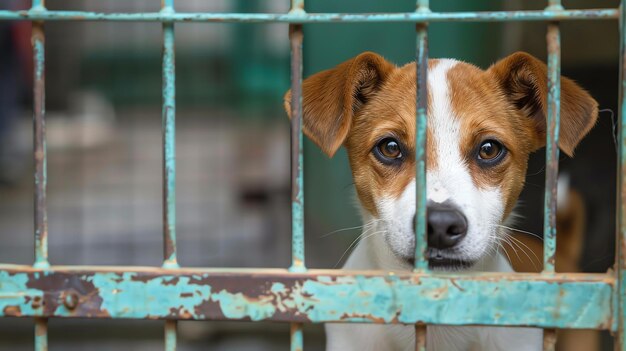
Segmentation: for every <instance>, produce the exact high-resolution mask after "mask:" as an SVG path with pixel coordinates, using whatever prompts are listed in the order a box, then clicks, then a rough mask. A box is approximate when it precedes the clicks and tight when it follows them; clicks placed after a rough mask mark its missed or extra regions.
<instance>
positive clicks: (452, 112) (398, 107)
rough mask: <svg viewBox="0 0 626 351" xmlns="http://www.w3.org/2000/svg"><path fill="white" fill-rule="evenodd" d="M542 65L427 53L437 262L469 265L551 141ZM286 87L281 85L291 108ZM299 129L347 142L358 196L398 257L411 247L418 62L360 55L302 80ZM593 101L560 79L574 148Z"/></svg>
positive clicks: (324, 145) (568, 148)
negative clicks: (532, 158)
mask: <svg viewBox="0 0 626 351" xmlns="http://www.w3.org/2000/svg"><path fill="white" fill-rule="evenodd" d="M547 95H548V88H547V68H546V65H545V64H544V63H543V62H541V61H539V60H537V59H536V58H534V57H533V56H531V55H528V54H526V53H515V54H513V55H511V56H508V57H506V58H505V59H503V60H501V61H499V62H497V63H496V64H494V65H493V66H491V67H490V68H489V69H487V70H481V69H479V68H477V67H475V66H473V65H470V64H467V63H464V62H459V61H455V60H448V59H433V60H430V61H429V63H428V112H427V114H428V128H427V155H426V157H427V198H428V208H427V212H428V215H427V216H428V218H427V222H428V245H429V250H428V253H429V262H430V265H431V267H441V268H452V267H453V266H455V267H458V266H459V265H460V266H469V265H471V264H473V263H474V262H476V261H477V260H479V259H480V258H482V257H483V256H484V255H486V254H487V253H488V252H489V250H490V249H491V248H493V247H494V245H496V243H497V240H498V235H499V232H500V230H499V226H500V225H501V224H502V223H503V222H504V220H505V219H506V218H507V217H508V216H509V214H510V213H511V211H512V209H513V207H514V205H515V203H516V201H517V198H518V196H519V194H520V191H521V190H522V187H523V185H524V179H525V175H526V168H527V161H528V156H529V154H530V153H531V152H533V151H536V150H537V149H539V148H541V147H543V146H544V145H545V137H546V110H547ZM290 100H291V95H290V92H287V94H286V95H285V104H286V109H287V111H288V112H289V111H290ZM302 101H303V129H304V133H305V134H306V135H307V136H308V137H309V138H310V139H311V140H312V141H313V142H314V143H315V144H317V145H318V146H319V147H320V148H321V149H322V150H323V151H324V152H325V153H326V154H327V155H329V156H333V155H334V154H335V152H336V151H337V149H338V148H339V147H341V146H342V145H343V146H345V147H346V149H347V151H348V156H349V159H350V165H351V168H352V174H353V177H354V183H355V186H356V191H357V194H358V198H359V200H360V203H361V206H362V207H363V210H364V211H365V213H366V214H367V215H368V216H369V217H371V218H373V219H376V220H377V223H378V224H377V227H379V228H382V230H383V232H384V234H383V235H384V238H385V243H386V245H387V246H388V248H389V249H390V251H391V252H392V253H393V255H394V256H395V257H397V258H399V259H401V260H403V261H405V262H408V261H410V260H412V258H413V253H414V245H415V239H414V220H415V219H414V218H415V121H416V118H415V117H416V76H415V64H414V63H411V64H407V65H405V66H403V67H396V66H394V65H393V64H391V63H389V62H388V61H386V60H385V59H383V58H382V57H381V56H379V55H377V54H374V53H369V52H366V53H363V54H361V55H359V56H357V57H355V58H353V59H351V60H348V61H346V62H344V63H342V64H340V65H338V66H336V67H335V68H333V69H330V70H327V71H323V72H320V73H317V74H314V75H313V76H311V77H309V78H308V79H306V80H304V82H303V100H302ZM597 114H598V111H597V103H596V101H595V100H594V99H593V98H592V97H591V96H590V95H589V94H588V93H587V92H586V91H585V90H583V89H582V88H581V87H579V86H578V85H576V83H574V82H573V81H571V80H569V79H567V78H565V77H563V78H562V79H561V123H560V139H559V146H560V148H561V150H562V151H563V152H564V153H566V154H567V155H570V156H571V155H572V154H573V152H574V148H575V147H576V145H577V144H578V143H579V142H580V140H581V139H582V138H583V137H584V136H585V134H587V133H588V132H589V130H590V129H591V128H592V126H593V125H594V123H595V121H596V118H597Z"/></svg>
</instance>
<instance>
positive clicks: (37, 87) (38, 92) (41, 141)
mask: <svg viewBox="0 0 626 351" xmlns="http://www.w3.org/2000/svg"><path fill="white" fill-rule="evenodd" d="M31 6H32V7H31V11H33V12H42V11H45V10H46V8H45V2H44V0H33V2H32V4H31ZM45 42H46V36H45V33H44V24H43V22H33V24H32V33H31V44H32V47H33V79H34V81H33V155H34V164H35V171H34V181H35V194H34V196H35V197H34V205H35V206H34V208H35V213H34V219H35V223H34V227H35V262H34V264H33V266H34V267H37V268H43V269H46V268H48V267H50V263H49V262H48V204H47V186H48V174H47V168H48V167H47V166H48V165H47V163H48V157H47V148H46V118H45V116H46V76H45V60H46V52H45ZM35 350H36V351H47V350H48V320H47V319H46V318H35Z"/></svg>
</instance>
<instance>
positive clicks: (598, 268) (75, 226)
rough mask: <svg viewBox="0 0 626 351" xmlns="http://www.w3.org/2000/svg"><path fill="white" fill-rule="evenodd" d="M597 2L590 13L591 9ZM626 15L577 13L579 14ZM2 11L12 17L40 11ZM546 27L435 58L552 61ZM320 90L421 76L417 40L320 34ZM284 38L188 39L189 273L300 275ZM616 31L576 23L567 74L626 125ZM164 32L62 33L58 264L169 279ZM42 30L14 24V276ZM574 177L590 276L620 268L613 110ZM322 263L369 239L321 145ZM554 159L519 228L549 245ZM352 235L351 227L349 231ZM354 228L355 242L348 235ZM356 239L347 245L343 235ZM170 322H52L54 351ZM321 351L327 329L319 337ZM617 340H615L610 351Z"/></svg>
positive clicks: (566, 46) (185, 237)
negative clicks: (373, 69)
mask: <svg viewBox="0 0 626 351" xmlns="http://www.w3.org/2000/svg"><path fill="white" fill-rule="evenodd" d="M590 4H591V5H590ZM618 4H619V2H618V1H617V0H610V1H609V0H596V1H593V2H591V1H582V0H580V1H567V0H566V1H564V5H565V7H566V8H588V7H590V6H592V7H594V8H600V7H617V6H618ZM46 5H47V7H48V8H49V9H51V10H83V11H102V12H142V11H150V12H155V11H158V10H159V6H160V1H156V0H154V1H148V0H136V1H101V0H63V1H61V0H48V1H47V2H46ZM306 6H307V7H306V10H307V11H308V12H400V11H401V12H407V11H413V10H414V9H415V1H414V0H397V1H393V2H381V1H376V0H343V1H333V0H311V1H307V2H306ZM544 6H545V4H544V3H543V2H524V1H521V0H516V1H496V0H484V1H480V2H468V1H461V0H454V1H452V0H448V1H443V0H439V1H437V0H435V1H431V7H432V9H433V10H435V11H486V10H521V9H542V8H543V7H544ZM29 7H30V2H29V1H21V0H3V1H2V2H0V9H13V10H15V9H27V8H29ZM288 7H289V2H288V1H285V0H263V1H261V0H214V1H210V2H207V1H202V0H185V1H179V2H177V4H176V10H177V11H181V12H286V11H288ZM545 29H546V25H545V23H539V22H537V23H534V22H533V23H506V24H503V23H480V24H476V23H446V24H440V23H436V24H432V25H431V26H430V38H429V42H430V53H431V56H432V57H453V58H458V59H462V60H465V61H468V62H472V63H474V64H476V65H478V66H480V67H488V66H489V65H490V64H491V63H493V62H495V61H496V60H498V59H499V58H502V57H504V56H506V55H508V54H510V53H512V52H514V51H518V50H524V51H528V52H530V53H532V54H534V55H535V56H537V57H539V58H542V59H544V60H545V57H546V49H545V45H546V44H545ZM304 31H305V40H304V56H305V57H304V71H305V76H308V75H310V74H312V73H315V72H317V71H320V70H322V69H327V68H330V67H332V66H334V65H336V64H337V63H339V62H342V61H344V60H346V59H348V58H350V57H352V56H355V55H357V54H359V53H360V52H362V51H365V50H372V51H376V52H378V53H380V54H382V55H383V56H385V57H386V58H387V59H389V60H390V61H392V62H394V63H396V64H398V65H401V64H404V63H406V62H409V61H413V60H414V55H415V26H414V25H411V24H327V25H322V24H314V25H305V26H304ZM287 34H288V28H287V25H285V24H226V23H225V24H200V23H180V24H176V89H177V90H176V101H177V115H176V118H177V145H176V147H177V167H178V168H177V172H178V178H177V214H178V223H177V231H178V243H179V244H178V245H179V261H180V264H181V265H183V266H211V267H287V266H288V265H289V262H290V223H291V222H290V210H289V206H290V200H289V124H288V122H287V118H286V114H285V113H284V111H283V109H282V95H283V93H284V92H285V91H286V90H287V89H288V86H289V64H288V63H289V41H288V36H287ZM618 37H619V35H618V31H617V22H616V21H575V22H566V23H564V24H563V25H562V64H563V69H562V73H563V74H564V75H567V76H569V77H571V78H574V79H575V80H577V81H578V82H579V83H580V84H581V85H582V86H584V87H585V88H587V89H588V90H589V91H590V92H591V94H592V95H593V96H594V97H595V98H596V99H597V100H598V102H599V103H600V108H601V109H608V110H611V111H615V112H617V92H618V90H617V88H618V48H619V44H618ZM161 40H162V37H161V25H160V24H159V23H125V22H115V23H106V22H49V23H47V24H46V89H47V90H46V110H47V128H48V150H49V153H48V177H49V181H48V204H49V232H50V237H49V245H50V250H49V251H50V261H51V263H52V264H55V265H75V264H88V265H160V264H161V260H162V234H161V233H162V226H161V215H162V207H161V206H162V202H161V167H162V160H161V143H162V141H161V129H160V128H161V56H160V53H161ZM31 55H32V54H31V50H30V23H27V22H0V262H5V263H20V264H32V261H33V219H32V216H33V200H32V198H33V186H32V183H33V180H32V156H31V153H32V137H31V134H32V133H31V129H32V107H31V106H32V83H31V82H32V73H31V72H32V59H31ZM608 110H607V111H605V112H602V113H601V114H600V118H599V122H598V125H597V127H596V128H595V129H594V130H593V131H592V132H591V134H590V136H589V137H587V138H586V139H585V140H584V141H583V143H582V144H581V145H580V147H579V149H578V150H577V155H576V159H575V160H570V159H567V158H566V157H565V156H562V161H561V163H560V167H561V170H562V171H564V172H567V173H568V174H569V175H570V180H571V185H572V187H573V188H574V189H577V190H578V191H579V193H580V194H581V196H582V198H583V199H584V202H585V204H586V208H587V213H586V222H587V226H586V230H585V233H586V235H585V245H584V249H583V252H582V257H581V259H580V268H581V269H582V270H584V271H589V272H603V271H606V270H607V269H608V268H609V267H610V266H611V264H612V262H613V256H614V230H615V227H614V219H615V216H614V213H615V201H614V199H615V196H616V195H615V172H616V168H615V157H616V152H615V149H616V146H615V144H614V139H613V137H612V135H613V120H614V119H615V117H614V116H613V115H612V112H610V111H608ZM305 159H306V162H305V165H306V167H305V179H306V180H305V194H306V195H305V198H306V207H305V208H306V221H305V224H306V250H307V252H306V255H307V265H308V266H309V267H314V268H333V267H339V266H341V264H342V256H343V254H344V252H346V250H347V249H348V247H349V246H350V244H351V242H352V241H353V240H354V239H355V238H356V237H357V236H358V234H359V230H358V228H353V227H356V226H359V225H360V222H359V218H358V215H357V211H356V209H355V207H354V203H355V196H354V190H353V187H352V180H351V175H350V170H349V167H348V163H347V158H346V155H345V152H344V151H343V150H341V151H340V152H339V153H338V154H337V155H336V156H335V157H334V158H333V159H328V158H326V157H325V156H324V155H323V154H322V153H321V152H320V151H319V150H318V149H317V148H316V147H315V146H314V145H313V144H311V143H310V142H308V141H307V143H306V144H305ZM543 162H544V157H543V152H540V153H538V154H537V155H535V156H534V157H533V159H532V161H531V164H530V166H529V171H528V178H527V185H526V190H525V191H524V194H523V196H522V201H521V205H520V206H519V209H518V212H519V213H520V214H521V215H522V218H523V219H521V220H520V221H519V223H518V226H517V227H518V228H520V229H522V230H525V231H529V232H532V233H537V234H541V232H542V223H543V217H542V204H543V183H544V171H543V170H544V164H543ZM346 228H352V229H346ZM342 229H346V230H342ZM339 230H341V231H339ZM32 326H33V322H32V321H31V320H29V319H0V350H31V349H32V348H33V328H32ZM162 326H163V323H162V322H159V321H121V320H117V321H100V320H51V321H50V334H49V335H50V349H51V350H87V349H89V350H113V349H116V350H154V349H160V348H162V347H163V346H162V345H163V342H162V334H163V331H162ZM288 335H289V333H288V325H283V324H270V323H257V324H252V323H243V322H241V323H212V322H182V323H180V342H179V348H180V350H204V349H210V350H277V349H287V347H288ZM305 343H306V347H307V350H321V349H322V348H323V344H324V335H323V330H322V327H321V326H317V325H313V326H307V328H306V333H305ZM609 345H610V339H609V338H608V337H605V338H604V346H605V347H606V348H607V349H608V347H609Z"/></svg>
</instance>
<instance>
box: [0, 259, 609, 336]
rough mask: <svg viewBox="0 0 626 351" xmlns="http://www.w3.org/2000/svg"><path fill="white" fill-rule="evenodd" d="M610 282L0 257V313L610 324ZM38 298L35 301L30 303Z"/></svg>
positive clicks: (605, 278) (596, 277)
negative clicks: (48, 263) (44, 262)
mask: <svg viewBox="0 0 626 351" xmlns="http://www.w3.org/2000/svg"><path fill="white" fill-rule="evenodd" d="M615 283H616V282H615V278H614V276H613V275H610V274H583V273H570V274H553V275H552V274H551V275H546V276H542V275H537V274H522V273H515V274H502V273H477V274H476V275H472V276H469V275H464V274H453V273H448V274H436V273H433V272H431V273H428V274H427V273H411V272H407V273H395V274H387V275H384V276H381V275H380V273H379V272H378V273H377V272H359V271H355V272H351V274H350V275H348V274H345V273H342V272H341V271H336V270H308V271H307V272H303V273H295V272H290V271H289V270H286V269H229V270H225V269H190V268H180V269H164V268H159V267H54V266H53V267H51V268H49V269H47V270H42V269H37V268H34V267H32V266H17V265H0V296H2V295H7V296H11V295H15V294H16V293H23V292H28V294H29V295H28V296H27V297H24V298H11V299H6V300H5V299H0V316H23V317H90V318H132V319H197V320H252V321H259V320H267V321H277V322H298V323H306V322H315V323H322V322H359V323H402V324H416V323H425V324H450V325H461V324H481V325H503V326H507V325H523V326H526V325H528V326H537V327H544V328H583V329H611V328H612V318H613V304H612V303H611V302H612V301H611V297H612V295H611V294H612V293H613V287H614V284H615ZM37 296H43V301H42V300H41V299H39V302H36V301H35V300H37V299H36V297H37ZM66 296H70V297H71V299H66V298H65V297H66ZM155 297H158V298H155ZM68 300H69V301H70V302H72V303H66V302H65V301H68ZM477 310H480V311H481V313H476V311H477ZM564 311H567V313H564Z"/></svg>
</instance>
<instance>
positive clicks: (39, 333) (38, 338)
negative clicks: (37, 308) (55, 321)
mask: <svg viewBox="0 0 626 351" xmlns="http://www.w3.org/2000/svg"><path fill="white" fill-rule="evenodd" d="M47 350H48V319H47V318H35V351H47Z"/></svg>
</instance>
